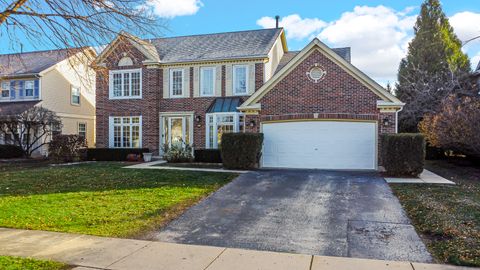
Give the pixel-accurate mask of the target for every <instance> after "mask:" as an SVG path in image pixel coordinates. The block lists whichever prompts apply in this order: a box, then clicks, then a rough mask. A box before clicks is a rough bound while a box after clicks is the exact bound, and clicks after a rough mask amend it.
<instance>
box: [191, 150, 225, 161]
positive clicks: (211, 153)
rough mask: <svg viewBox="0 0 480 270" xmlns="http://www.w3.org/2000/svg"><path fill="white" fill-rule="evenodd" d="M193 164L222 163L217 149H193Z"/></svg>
mask: <svg viewBox="0 0 480 270" xmlns="http://www.w3.org/2000/svg"><path fill="white" fill-rule="evenodd" d="M194 153H195V162H205V163H222V154H221V153H220V150H219V149H195V151H194Z"/></svg>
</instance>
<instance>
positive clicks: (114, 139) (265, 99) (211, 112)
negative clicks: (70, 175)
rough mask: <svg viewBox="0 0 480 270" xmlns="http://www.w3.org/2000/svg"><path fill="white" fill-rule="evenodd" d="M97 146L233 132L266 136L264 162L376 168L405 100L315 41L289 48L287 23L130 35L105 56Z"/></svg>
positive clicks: (199, 143) (343, 51)
mask: <svg viewBox="0 0 480 270" xmlns="http://www.w3.org/2000/svg"><path fill="white" fill-rule="evenodd" d="M96 65H97V67H96V68H97V77H96V78H97V83H96V85H97V102H96V104H97V147H112V148H125V147H147V148H149V149H150V150H151V151H153V152H154V153H156V154H160V155H161V153H162V148H163V146H164V145H172V144H179V145H180V144H182V142H186V143H188V144H191V145H193V146H194V147H195V148H218V147H219V145H220V140H221V134H223V133H226V132H244V131H246V132H263V133H264V134H265V142H264V148H263V155H262V164H261V165H262V166H264V167H286V168H325V169H376V168H377V165H378V162H377V160H378V152H379V150H378V148H379V147H378V145H379V138H378V134H380V133H395V132H396V122H397V112H398V111H399V110H400V109H401V108H402V106H403V103H401V102H400V101H399V100H398V99H397V98H395V97H394V96H393V95H392V94H390V93H389V92H388V91H386V90H385V89H384V88H383V87H382V86H380V85H378V84H377V83H376V82H375V81H373V80H372V79H371V78H369V77H368V76H366V75H365V74H364V73H362V72H361V71H359V70H358V69H357V68H355V67H354V66H353V65H352V64H351V63H350V48H338V49H330V48H328V47H327V46H326V45H325V44H323V43H322V42H320V41H319V40H318V39H314V40H313V41H312V42H311V43H310V44H309V45H308V46H306V47H305V48H304V49H303V50H301V51H299V52H289V51H288V47H287V44H286V39H285V33H284V31H283V29H281V28H280V29H263V30H253V31H242V32H229V33H218V34H207V35H194V36H183V37H173V38H158V39H152V40H141V39H139V38H137V37H134V36H132V35H130V34H127V33H122V34H120V35H119V36H118V37H117V38H116V39H115V40H114V41H112V43H111V44H109V46H108V47H107V48H106V49H105V50H104V51H103V52H102V54H101V55H100V56H99V57H98V58H97V60H96Z"/></svg>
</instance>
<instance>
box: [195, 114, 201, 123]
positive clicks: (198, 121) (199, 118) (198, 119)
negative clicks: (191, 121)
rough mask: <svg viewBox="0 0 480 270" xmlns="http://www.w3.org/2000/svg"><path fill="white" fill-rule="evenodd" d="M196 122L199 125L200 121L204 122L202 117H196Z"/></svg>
mask: <svg viewBox="0 0 480 270" xmlns="http://www.w3.org/2000/svg"><path fill="white" fill-rule="evenodd" d="M195 121H197V123H200V121H202V116H201V115H197V116H195Z"/></svg>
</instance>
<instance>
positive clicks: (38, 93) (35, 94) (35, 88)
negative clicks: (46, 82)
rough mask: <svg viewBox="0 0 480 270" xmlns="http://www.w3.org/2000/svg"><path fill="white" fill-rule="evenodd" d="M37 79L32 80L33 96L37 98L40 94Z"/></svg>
mask: <svg viewBox="0 0 480 270" xmlns="http://www.w3.org/2000/svg"><path fill="white" fill-rule="evenodd" d="M39 84H40V82H39V80H35V82H34V96H35V98H38V96H39V95H40V90H39Z"/></svg>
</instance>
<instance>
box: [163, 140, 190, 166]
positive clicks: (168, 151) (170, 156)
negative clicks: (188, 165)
mask: <svg viewBox="0 0 480 270" xmlns="http://www.w3.org/2000/svg"><path fill="white" fill-rule="evenodd" d="M192 152H193V151H192V147H191V146H190V145H188V144H183V145H172V146H170V147H168V146H167V145H165V146H163V153H164V154H163V158H164V159H165V160H166V161H167V162H170V163H180V162H192V161H193V153H192Z"/></svg>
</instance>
